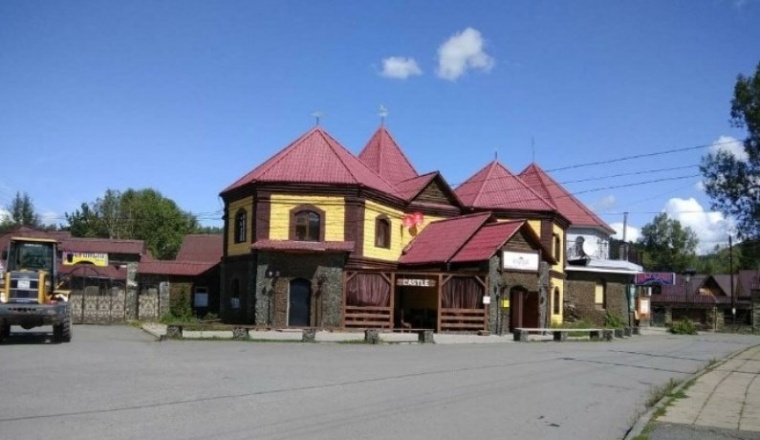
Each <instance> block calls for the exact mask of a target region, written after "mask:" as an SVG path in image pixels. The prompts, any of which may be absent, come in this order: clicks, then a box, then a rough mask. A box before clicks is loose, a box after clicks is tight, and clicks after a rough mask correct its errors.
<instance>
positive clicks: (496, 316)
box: [486, 256, 550, 334]
mask: <svg viewBox="0 0 760 440" xmlns="http://www.w3.org/2000/svg"><path fill="white" fill-rule="evenodd" d="M499 264H500V261H499V257H498V256H494V257H492V258H491V259H490V260H489V262H488V283H489V284H488V288H487V290H486V292H488V294H489V295H490V296H491V305H490V306H489V308H488V330H489V331H490V332H491V333H494V334H506V333H509V325H510V316H509V313H510V308H509V307H506V308H504V307H502V304H501V303H502V300H505V299H506V300H508V299H509V291H510V289H512V288H514V287H518V286H519V287H524V288H525V289H527V290H528V291H529V292H536V293H537V292H538V291H539V276H538V274H536V273H525V272H514V271H502V270H500V267H499ZM542 307H543V309H544V311H545V312H544V313H545V314H548V313H549V312H550V311H549V310H548V301H545V302H544V304H543V306H542Z"/></svg>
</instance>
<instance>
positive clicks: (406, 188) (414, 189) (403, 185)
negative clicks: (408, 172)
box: [395, 171, 437, 201]
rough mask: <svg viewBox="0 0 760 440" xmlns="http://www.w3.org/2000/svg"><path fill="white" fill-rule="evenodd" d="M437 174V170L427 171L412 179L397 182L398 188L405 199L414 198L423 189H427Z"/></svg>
mask: <svg viewBox="0 0 760 440" xmlns="http://www.w3.org/2000/svg"><path fill="white" fill-rule="evenodd" d="M436 175H437V171H433V172H432V173H427V174H423V175H421V176H415V177H412V178H411V179H407V180H403V181H401V182H396V184H395V185H396V189H398V191H399V192H400V193H401V195H402V196H403V197H404V199H405V200H407V201H408V200H412V199H413V198H415V197H417V195H418V194H419V193H420V192H421V191H422V190H423V189H425V187H426V186H428V185H429V184H430V182H432V181H433V179H435V176H436Z"/></svg>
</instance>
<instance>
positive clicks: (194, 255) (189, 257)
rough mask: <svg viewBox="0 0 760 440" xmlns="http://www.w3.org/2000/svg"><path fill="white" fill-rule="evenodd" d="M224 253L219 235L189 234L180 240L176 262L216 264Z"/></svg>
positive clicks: (221, 237)
mask: <svg viewBox="0 0 760 440" xmlns="http://www.w3.org/2000/svg"><path fill="white" fill-rule="evenodd" d="M223 253H224V237H223V236H222V235H219V234H215V235H211V234H191V235H186V236H185V239H184V240H182V246H180V248H179V252H178V253H177V258H175V260H177V261H202V262H207V263H218V262H219V261H220V260H221V259H222V254H223Z"/></svg>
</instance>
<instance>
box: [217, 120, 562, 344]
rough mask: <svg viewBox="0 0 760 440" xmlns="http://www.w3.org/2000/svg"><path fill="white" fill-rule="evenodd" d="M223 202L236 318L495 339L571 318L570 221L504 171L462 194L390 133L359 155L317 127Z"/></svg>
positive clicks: (230, 308) (497, 169)
mask: <svg viewBox="0 0 760 440" xmlns="http://www.w3.org/2000/svg"><path fill="white" fill-rule="evenodd" d="M499 176H507V177H508V178H510V179H511V181H510V180H506V179H500V178H499ZM510 176H511V177H510ZM493 183H497V185H495V186H493V185H492V184H493ZM513 188H519V189H520V192H519V194H518V195H515V194H512V193H511V189H513ZM496 192H501V193H503V194H504V195H506V197H501V198H500V197H498V195H497V194H496ZM221 197H222V199H223V200H224V203H225V239H224V252H223V257H222V265H221V301H220V310H221V316H222V318H223V320H225V321H228V322H238V323H247V324H256V325H261V326H273V327H321V328H395V329H399V330H403V329H408V328H415V327H421V328H432V329H434V330H436V331H444V332H456V331H467V332H475V331H490V332H495V331H507V330H508V329H510V328H513V327H515V326H546V325H549V323H550V322H551V321H555V322H557V321H561V319H562V308H561V307H560V304H561V303H562V299H561V296H562V290H563V262H564V260H563V258H562V256H561V255H558V254H557V252H559V254H561V253H562V249H563V243H564V235H565V232H564V228H565V227H566V226H567V224H568V222H567V220H566V219H565V218H564V217H563V216H562V215H561V214H558V213H557V212H556V210H555V209H554V208H553V207H552V206H551V204H550V203H547V202H546V201H544V200H541V198H540V197H538V196H537V195H536V194H535V192H533V191H532V190H531V189H530V188H528V187H527V186H526V185H524V183H522V182H521V181H520V179H519V178H517V177H516V176H514V175H512V174H511V173H509V172H508V171H507V170H506V168H505V167H503V166H502V165H501V164H499V163H493V164H489V165H488V166H487V167H486V168H485V169H484V170H481V171H480V172H478V173H476V174H475V175H474V176H473V177H472V178H471V179H469V180H468V182H466V183H465V184H463V185H461V186H460V187H459V188H457V190H456V191H454V190H452V189H451V187H450V186H449V185H448V183H447V182H446V180H445V179H444V178H443V176H442V175H441V174H440V173H439V172H437V171H434V172H429V173H425V174H420V173H418V172H417V170H416V169H415V168H414V167H413V166H412V164H411V163H410V162H409V160H408V158H407V157H406V155H405V154H404V153H403V151H402V150H401V148H400V147H399V146H398V144H397V143H396V141H395V140H394V139H393V137H392V136H391V134H390V133H389V132H388V130H387V128H386V127H385V126H381V127H380V128H379V129H378V130H377V131H376V132H375V133H374V134H373V135H372V137H371V138H370V140H369V141H368V143H367V145H366V146H365V147H364V149H363V150H362V151H361V152H360V153H359V154H358V155H357V156H354V155H353V154H352V153H351V152H349V151H348V150H347V149H345V147H343V146H342V145H341V144H340V143H339V142H338V141H337V140H335V139H334V138H333V137H332V136H330V134H329V133H327V132H326V131H325V130H324V129H322V128H321V127H315V128H313V129H311V130H309V131H308V132H307V133H305V134H304V135H302V136H301V137H299V138H298V139H296V140H295V141H293V142H292V143H291V144H289V145H288V146H286V147H285V148H284V149H282V150H280V151H279V152H278V153H276V154H275V155H274V156H272V157H271V158H269V159H268V160H266V161H264V162H263V163H262V164H261V165H259V166H257V167H256V168H254V169H253V170H251V171H250V172H249V173H247V174H246V175H244V176H243V177H241V178H240V179H238V180H237V181H235V182H234V183H232V184H231V185H230V186H229V187H227V188H226V189H224V190H223V191H222V192H221ZM520 203H522V205H520ZM555 243H558V244H559V245H558V246H556V245H555ZM555 248H556V249H557V250H556V251H555V250H553V249H555Z"/></svg>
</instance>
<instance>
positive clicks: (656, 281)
mask: <svg viewBox="0 0 760 440" xmlns="http://www.w3.org/2000/svg"><path fill="white" fill-rule="evenodd" d="M675 283H676V274H675V273H673V272H644V273H637V274H636V285H637V286H651V285H671V286H672V285H674V284H675Z"/></svg>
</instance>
